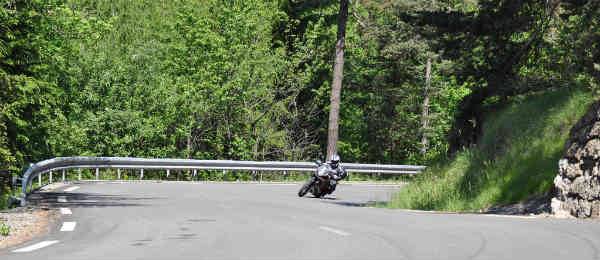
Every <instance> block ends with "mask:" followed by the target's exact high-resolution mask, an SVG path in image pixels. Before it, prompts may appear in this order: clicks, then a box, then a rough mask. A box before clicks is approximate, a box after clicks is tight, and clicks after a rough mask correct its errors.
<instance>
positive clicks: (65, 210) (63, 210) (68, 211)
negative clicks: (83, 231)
mask: <svg viewBox="0 0 600 260" xmlns="http://www.w3.org/2000/svg"><path fill="white" fill-rule="evenodd" d="M60 214H63V215H71V214H73V212H71V209H70V208H60Z"/></svg>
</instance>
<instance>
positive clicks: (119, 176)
mask: <svg viewBox="0 0 600 260" xmlns="http://www.w3.org/2000/svg"><path fill="white" fill-rule="evenodd" d="M120 179H121V169H117V180H120Z"/></svg>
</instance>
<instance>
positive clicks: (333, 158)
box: [329, 154, 341, 169]
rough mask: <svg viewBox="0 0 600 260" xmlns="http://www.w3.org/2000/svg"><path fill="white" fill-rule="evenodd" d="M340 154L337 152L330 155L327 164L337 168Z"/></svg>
mask: <svg viewBox="0 0 600 260" xmlns="http://www.w3.org/2000/svg"><path fill="white" fill-rule="evenodd" d="M340 160H341V158H340V156H339V155H337V154H334V155H332V156H331V159H330V160H329V164H330V165H331V167H332V168H334V169H335V168H337V167H338V164H339V163H340Z"/></svg>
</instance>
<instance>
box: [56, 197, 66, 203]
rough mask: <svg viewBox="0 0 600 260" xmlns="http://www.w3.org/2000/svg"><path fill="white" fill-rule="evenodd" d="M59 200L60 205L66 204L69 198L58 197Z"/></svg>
mask: <svg viewBox="0 0 600 260" xmlns="http://www.w3.org/2000/svg"><path fill="white" fill-rule="evenodd" d="M57 200H58V202H60V203H65V202H67V197H65V196H58V199H57Z"/></svg>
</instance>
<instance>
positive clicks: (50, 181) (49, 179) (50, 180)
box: [48, 171, 52, 183]
mask: <svg viewBox="0 0 600 260" xmlns="http://www.w3.org/2000/svg"><path fill="white" fill-rule="evenodd" d="M48 183H52V171H50V177H49V178H48Z"/></svg>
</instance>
